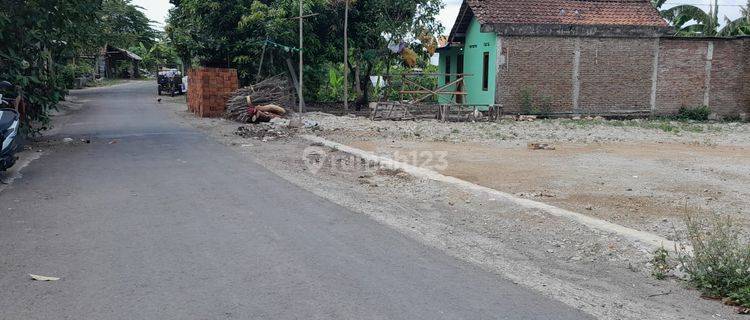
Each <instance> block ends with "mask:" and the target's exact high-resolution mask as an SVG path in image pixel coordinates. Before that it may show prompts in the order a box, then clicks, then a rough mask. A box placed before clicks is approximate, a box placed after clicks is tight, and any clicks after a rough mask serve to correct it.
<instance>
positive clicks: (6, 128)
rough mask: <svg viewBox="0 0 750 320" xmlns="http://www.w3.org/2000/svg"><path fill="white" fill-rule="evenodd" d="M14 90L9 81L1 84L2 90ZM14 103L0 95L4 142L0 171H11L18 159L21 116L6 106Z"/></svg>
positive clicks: (0, 139)
mask: <svg viewBox="0 0 750 320" xmlns="http://www.w3.org/2000/svg"><path fill="white" fill-rule="evenodd" d="M11 88H13V85H12V84H11V83H10V82H8V81H2V82H0V90H2V91H4V90H8V89H11ZM11 102H13V100H11V99H6V98H3V95H2V94H0V141H2V143H3V144H2V149H0V171H6V170H8V169H10V168H11V167H12V166H13V165H14V164H15V163H16V160H17V159H18V157H17V156H16V152H17V151H18V149H19V147H20V143H19V142H18V139H17V137H18V126H19V121H20V116H19V114H18V111H16V110H14V109H10V108H5V106H10V103H11Z"/></svg>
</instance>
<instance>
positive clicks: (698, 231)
mask: <svg viewBox="0 0 750 320" xmlns="http://www.w3.org/2000/svg"><path fill="white" fill-rule="evenodd" d="M685 222H686V225H687V240H688V241H689V242H690V244H691V245H692V247H693V252H692V254H691V253H687V252H683V253H681V254H680V257H679V259H680V262H681V263H682V265H683V267H684V269H685V271H686V272H687V274H688V275H689V276H690V283H691V284H692V285H694V286H695V287H696V288H697V289H698V290H700V291H701V292H702V293H703V294H704V295H706V296H711V297H730V298H731V299H733V300H734V301H735V302H738V303H740V304H742V305H743V306H746V307H750V303H748V302H750V246H748V244H747V243H745V242H743V241H742V240H741V239H742V238H743V237H742V234H741V231H740V228H739V227H737V226H736V225H735V224H734V221H733V220H732V219H731V218H728V217H723V216H718V215H717V216H714V217H711V218H699V217H697V216H695V215H687V216H686V219H685Z"/></svg>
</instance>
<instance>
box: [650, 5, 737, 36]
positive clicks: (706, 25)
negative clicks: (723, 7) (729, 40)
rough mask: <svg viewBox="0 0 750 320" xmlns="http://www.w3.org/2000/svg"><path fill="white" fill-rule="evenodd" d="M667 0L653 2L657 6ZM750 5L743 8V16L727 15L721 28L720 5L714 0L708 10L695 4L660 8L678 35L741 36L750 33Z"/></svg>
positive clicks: (659, 6)
mask: <svg viewBox="0 0 750 320" xmlns="http://www.w3.org/2000/svg"><path fill="white" fill-rule="evenodd" d="M666 2H667V1H666V0H652V1H651V3H652V4H653V5H654V6H655V7H656V8H657V9H661V7H662V6H663V5H664V4H665V3H666ZM748 7H750V0H749V1H748V5H747V6H745V7H744V8H741V10H742V13H743V14H742V15H743V17H740V18H738V19H735V20H729V19H727V18H726V17H725V18H724V19H725V25H724V27H723V28H721V29H719V5H718V2H717V0H714V1H713V3H712V4H711V6H710V7H709V10H708V12H706V11H704V10H703V9H701V8H699V7H697V6H694V5H688V4H684V5H678V6H675V7H671V8H669V9H664V10H660V13H661V16H662V17H664V19H666V20H667V21H669V22H670V24H671V25H672V26H674V27H675V28H676V29H677V32H676V35H681V36H709V37H711V36H725V37H728V36H739V35H749V34H750V14H748Z"/></svg>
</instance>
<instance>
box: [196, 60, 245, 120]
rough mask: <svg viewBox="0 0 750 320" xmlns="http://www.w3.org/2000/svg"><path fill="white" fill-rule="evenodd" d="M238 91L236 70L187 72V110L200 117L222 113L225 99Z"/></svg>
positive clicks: (207, 69) (213, 69)
mask: <svg viewBox="0 0 750 320" xmlns="http://www.w3.org/2000/svg"><path fill="white" fill-rule="evenodd" d="M237 89H239V80H238V78H237V70H235V69H222V68H199V69H190V70H188V110H190V111H191V112H193V113H195V114H197V115H198V116H200V117H218V116H221V115H222V114H223V113H224V109H225V105H226V102H227V99H228V98H229V96H230V95H231V93H232V92H234V91H235V90H237Z"/></svg>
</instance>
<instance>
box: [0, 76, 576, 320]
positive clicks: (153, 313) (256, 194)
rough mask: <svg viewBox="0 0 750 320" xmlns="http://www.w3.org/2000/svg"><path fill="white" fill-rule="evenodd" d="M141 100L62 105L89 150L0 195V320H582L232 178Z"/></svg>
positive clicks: (115, 96) (279, 190)
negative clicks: (73, 108) (69, 109)
mask: <svg viewBox="0 0 750 320" xmlns="http://www.w3.org/2000/svg"><path fill="white" fill-rule="evenodd" d="M155 91H156V90H155V88H154V87H153V84H151V83H142V82H141V83H135V84H132V83H131V84H127V85H123V86H117V87H112V88H106V89H96V90H86V91H81V92H78V93H76V96H78V97H79V98H80V99H82V101H86V103H85V106H84V108H83V109H82V110H80V111H78V112H76V113H75V114H73V115H71V116H68V119H67V120H66V125H65V126H63V127H62V128H61V130H60V132H59V134H58V136H57V138H61V137H74V138H90V139H91V140H92V141H91V143H90V144H68V145H60V146H57V147H55V148H53V149H52V150H51V151H49V152H48V153H47V154H45V155H44V156H42V157H41V158H40V159H38V160H36V161H34V162H32V163H31V164H30V165H29V166H28V167H26V168H25V169H23V171H22V173H23V177H22V178H20V179H17V180H15V182H13V184H12V185H11V186H9V187H8V188H6V189H5V190H3V191H2V193H0V319H581V318H586V316H585V315H584V314H582V313H580V312H578V311H576V310H574V309H572V308H570V307H568V306H565V305H563V304H561V303H559V302H556V301H554V300H551V299H548V298H545V297H542V296H540V295H538V294H537V293H535V292H532V291H529V290H528V289H525V288H522V287H519V286H517V285H515V284H513V283H511V282H509V281H507V280H503V279H502V278H500V277H499V276H497V275H494V274H491V273H488V272H485V271H483V270H481V269H479V268H477V267H475V266H473V265H470V264H468V263H464V262H461V261H458V260H456V259H454V258H451V257H449V256H447V255H445V254H444V253H442V252H440V251H438V250H435V249H432V248H428V247H425V246H423V245H421V244H419V243H417V242H415V241H413V240H411V239H409V238H407V237H405V236H403V235H401V234H399V233H398V232H396V231H394V230H391V229H389V228H388V227H386V226H383V225H380V224H378V223H377V222H374V221H372V220H370V219H368V218H367V217H365V216H363V215H360V214H357V213H354V212H351V211H348V210H347V209H344V208H342V207H339V206H337V205H335V204H333V203H331V202H328V201H326V200H325V199H321V198H319V197H317V196H315V195H313V194H311V193H309V192H307V191H305V190H302V189H300V188H299V187H296V186H294V185H292V184H290V183H289V182H287V181H285V180H283V179H281V178H280V177H278V176H276V175H274V174H272V173H271V172H269V171H267V170H265V169H264V168H263V167H261V166H260V165H258V164H255V163H248V162H247V161H246V160H243V158H242V157H240V155H238V154H236V153H235V152H234V151H232V150H230V149H229V148H227V147H225V146H223V145H221V144H219V143H217V142H215V141H213V140H211V138H209V137H207V136H206V135H204V134H202V133H200V132H198V131H197V130H194V129H192V128H187V127H183V126H181V125H179V124H178V123H177V121H175V120H173V118H172V117H170V116H169V114H168V111H166V110H163V109H160V107H159V105H158V104H157V103H156V97H155ZM29 273H34V274H41V275H48V276H56V277H60V278H61V280H59V281H56V282H38V281H32V280H31V279H30V278H29V276H28V274H29Z"/></svg>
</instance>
